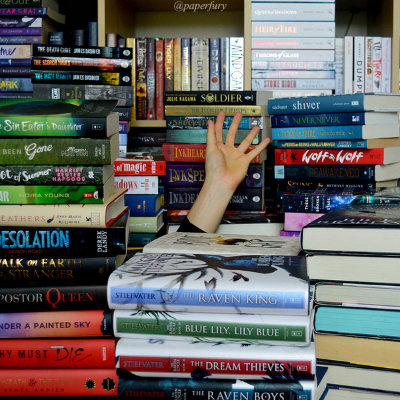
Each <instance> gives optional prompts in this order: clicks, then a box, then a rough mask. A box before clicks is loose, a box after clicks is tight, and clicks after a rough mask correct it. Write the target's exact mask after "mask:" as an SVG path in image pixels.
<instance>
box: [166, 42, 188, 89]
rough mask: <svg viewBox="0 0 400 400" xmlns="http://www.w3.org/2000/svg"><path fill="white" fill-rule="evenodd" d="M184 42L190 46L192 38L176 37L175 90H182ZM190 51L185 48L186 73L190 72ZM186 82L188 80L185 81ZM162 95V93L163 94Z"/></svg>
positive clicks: (186, 77)
mask: <svg viewBox="0 0 400 400" xmlns="http://www.w3.org/2000/svg"><path fill="white" fill-rule="evenodd" d="M182 42H185V45H186V46H188V45H189V43H190V39H188V38H174V47H173V48H174V90H182V55H183V51H182ZM188 55H189V52H188V50H186V49H185V68H186V73H188V72H189V70H190V68H189V69H187V68H188V66H189V61H190V60H189V58H188ZM186 64H187V65H186ZM188 78H189V77H188V76H185V79H188ZM185 83H186V84H187V83H188V82H185ZM161 96H162V94H161Z"/></svg>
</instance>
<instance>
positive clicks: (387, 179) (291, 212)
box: [268, 93, 400, 232]
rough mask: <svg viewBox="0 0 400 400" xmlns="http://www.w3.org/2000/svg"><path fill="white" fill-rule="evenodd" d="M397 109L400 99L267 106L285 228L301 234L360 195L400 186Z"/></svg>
mask: <svg viewBox="0 0 400 400" xmlns="http://www.w3.org/2000/svg"><path fill="white" fill-rule="evenodd" d="M399 110H400V96H399V95H396V94H361V93H360V94H342V95H330V96H310V97H303V98H287V99H270V100H269V101H268V113H269V114H270V115H272V116H271V125H272V139H273V140H274V144H275V146H276V147H277V148H276V150H275V178H277V179H278V180H279V184H278V189H279V193H280V195H279V197H280V198H281V199H282V201H281V210H282V212H283V213H285V230H286V231H296V232H300V230H301V228H302V226H304V224H306V223H308V222H310V221H312V220H314V219H315V218H317V217H319V215H317V214H322V213H326V212H328V211H330V210H332V209H333V208H335V207H337V206H338V205H341V204H347V203H350V202H352V201H354V199H356V198H357V195H359V194H363V193H364V194H367V195H372V194H374V193H376V192H377V191H380V190H382V189H383V188H387V187H394V186H397V182H398V179H399V178H400V147H399V146H400V138H399V123H398V111H399ZM367 198H368V197H367ZM365 201H367V200H365ZM286 221H287V222H286Z"/></svg>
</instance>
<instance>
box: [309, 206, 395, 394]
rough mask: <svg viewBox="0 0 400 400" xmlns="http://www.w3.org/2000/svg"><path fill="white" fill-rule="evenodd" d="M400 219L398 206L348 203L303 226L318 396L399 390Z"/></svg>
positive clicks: (391, 392)
mask: <svg viewBox="0 0 400 400" xmlns="http://www.w3.org/2000/svg"><path fill="white" fill-rule="evenodd" d="M399 224H400V205H399V204H350V205H344V206H341V207H338V208H336V209H334V210H333V211H330V212H329V213H327V214H325V215H324V216H322V217H320V218H318V219H316V220H315V221H313V222H311V223H310V224H308V225H307V226H305V227H304V228H303V230H302V235H301V246H302V249H303V251H304V252H305V253H306V254H307V269H308V274H309V278H310V280H311V283H314V284H315V319H314V330H315V334H314V338H315V344H316V351H317V369H318V372H317V375H318V376H319V379H320V382H319V386H318V393H317V398H324V397H325V396H326V398H327V397H328V396H331V395H333V396H335V394H334V393H330V391H331V390H334V389H340V390H341V389H343V390H345V391H344V392H343V394H341V396H343V397H345V396H346V392H355V391H360V395H359V396H360V397H358V398H363V399H366V398H372V397H373V398H376V399H381V398H382V399H383V398H385V399H386V398H388V397H387V396H388V393H390V396H394V397H398V396H399V395H400V385H399V382H400V379H399V378H400V364H399V354H400V347H399V339H400V335H399V329H398V326H399V319H400V308H399V306H400V297H399V286H398V285H399V284H400V280H399V275H398V270H399V262H400V253H399V247H398V240H397V239H399V229H398V227H399ZM341 393H342V392H341ZM361 393H362V394H361ZM321 396H322V397H321ZM370 396H372V397H370ZM346 398H348V397H346ZM352 398H354V397H352Z"/></svg>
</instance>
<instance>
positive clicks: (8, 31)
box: [0, 28, 42, 36]
mask: <svg viewBox="0 0 400 400" xmlns="http://www.w3.org/2000/svg"><path fill="white" fill-rule="evenodd" d="M0 35H2V36H17V35H23V36H25V35H29V36H41V35H42V28H0Z"/></svg>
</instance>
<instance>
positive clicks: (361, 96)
mask: <svg viewBox="0 0 400 400" xmlns="http://www.w3.org/2000/svg"><path fill="white" fill-rule="evenodd" d="M362 111H400V95H398V94H397V93H352V94H335V95H329V96H302V97H289V98H272V99H269V100H268V114H269V115H286V114H313V113H315V114H317V113H342V112H362Z"/></svg>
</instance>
